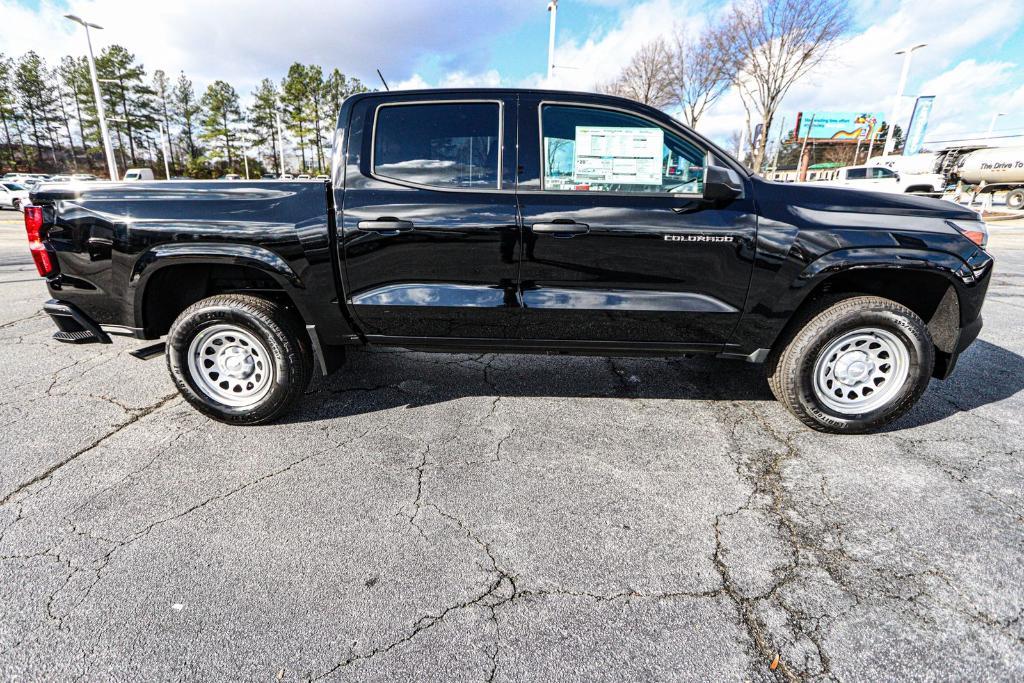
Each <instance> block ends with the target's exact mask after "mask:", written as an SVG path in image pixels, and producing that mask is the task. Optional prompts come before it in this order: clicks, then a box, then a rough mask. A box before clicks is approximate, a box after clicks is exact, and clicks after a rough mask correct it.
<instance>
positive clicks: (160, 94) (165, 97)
mask: <svg viewBox="0 0 1024 683" xmlns="http://www.w3.org/2000/svg"><path fill="white" fill-rule="evenodd" d="M153 92H155V93H156V104H157V109H158V110H159V114H160V119H161V121H163V124H164V135H166V136H167V138H166V139H167V152H168V154H169V155H170V159H169V160H168V161H169V163H170V166H171V169H172V171H171V172H172V173H173V169H174V142H173V139H172V137H171V108H170V104H171V103H170V96H171V80H170V79H169V78H167V74H166V73H165V72H164V70H163V69H157V70H156V71H154V72H153ZM160 153H161V154H163V150H160Z"/></svg>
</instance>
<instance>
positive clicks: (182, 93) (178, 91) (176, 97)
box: [171, 71, 201, 161]
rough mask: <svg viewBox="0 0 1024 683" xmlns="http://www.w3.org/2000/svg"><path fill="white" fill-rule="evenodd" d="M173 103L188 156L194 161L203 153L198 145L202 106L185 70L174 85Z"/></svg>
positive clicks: (173, 109)
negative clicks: (199, 119)
mask: <svg viewBox="0 0 1024 683" xmlns="http://www.w3.org/2000/svg"><path fill="white" fill-rule="evenodd" d="M171 105H172V106H171V108H172V111H173V112H174V116H175V117H176V122H177V123H178V124H179V125H180V126H181V135H182V137H184V139H185V147H186V149H188V156H189V158H190V159H192V160H193V161H194V160H196V159H198V158H199V155H200V153H201V150H200V149H199V148H198V147H197V146H196V116H198V115H199V113H200V111H201V108H200V106H199V102H198V100H196V91H195V89H194V88H193V87H192V81H190V80H189V79H188V77H187V76H186V75H185V72H184V71H183V72H181V73H180V74H179V75H178V82H177V83H176V84H175V85H174V93H173V95H172V101H171Z"/></svg>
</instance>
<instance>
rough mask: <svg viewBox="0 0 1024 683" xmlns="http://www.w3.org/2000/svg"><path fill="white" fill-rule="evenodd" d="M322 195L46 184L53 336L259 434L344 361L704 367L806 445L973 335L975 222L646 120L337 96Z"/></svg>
mask: <svg viewBox="0 0 1024 683" xmlns="http://www.w3.org/2000/svg"><path fill="white" fill-rule="evenodd" d="M335 140H336V142H335V145H334V148H333V160H332V169H331V178H330V182H327V183H323V182H318V183H312V182H299V181H291V182H289V181H288V180H281V181H277V182H274V183H267V182H261V181H238V180H236V181H217V182H209V181H207V182H202V181H179V182H131V183H85V184H71V185H46V184H44V185H42V186H40V187H39V188H38V189H37V190H36V191H35V192H34V193H33V194H32V202H33V204H32V206H29V207H27V209H26V212H25V222H26V228H27V231H28V236H29V241H30V248H31V251H32V254H33V257H34V258H35V262H36V265H37V267H38V269H39V272H40V274H41V275H43V276H45V278H46V282H47V285H48V287H49V291H50V295H51V297H52V299H51V300H50V301H49V302H47V303H46V304H45V305H44V309H45V310H46V312H47V313H49V314H50V316H51V317H52V318H53V320H54V321H55V322H56V325H57V327H58V331H57V332H56V334H55V337H56V338H57V339H59V340H60V341H65V342H69V343H89V342H99V343H110V342H111V335H119V334H120V335H130V336H133V337H136V338H139V339H151V340H158V339H161V338H164V339H165V354H166V360H167V365H168V368H169V370H170V373H171V375H172V377H173V379H174V381H175V383H176V385H177V387H178V389H179V390H180V391H181V393H182V395H183V396H184V397H185V398H186V399H187V400H188V402H189V403H191V404H192V405H193V406H194V407H196V408H197V409H198V410H200V411H202V412H204V413H206V414H207V415H210V416H212V417H213V418H216V419H218V420H221V421H224V422H228V423H235V424H255V423H263V422H268V421H271V420H275V419H278V418H280V417H281V416H282V415H284V414H285V413H286V412H287V411H288V410H290V409H293V408H294V407H295V406H296V404H299V403H300V401H301V398H302V395H303V391H304V389H305V387H306V385H307V383H308V382H309V380H310V377H311V374H312V373H313V372H314V371H315V370H317V369H318V370H319V371H320V372H323V373H325V374H326V373H330V372H334V371H336V370H341V371H343V368H342V363H343V361H344V355H345V353H344V352H345V350H346V349H348V348H351V347H353V346H360V345H373V346H391V347H405V348H411V349H423V350H429V351H438V352H465V351H474V352H482V351H486V352H501V353H563V354H605V355H627V356H632V355H686V354H710V355H714V356H718V357H720V358H725V359H741V360H746V361H750V362H754V363H763V364H764V366H765V368H766V373H767V376H768V380H769V384H770V386H771V388H772V391H773V392H774V394H775V396H776V397H778V399H779V400H780V401H781V402H782V403H783V405H785V407H787V408H788V409H789V410H790V411H792V412H793V414H794V415H796V416H797V417H798V418H799V419H800V420H802V421H803V422H804V423H805V424H806V425H808V426H810V427H812V428H815V429H819V430H823V431H832V432H847V433H848V432H863V431H868V430H872V429H876V428H878V427H880V426H882V425H884V424H886V423H888V422H890V421H891V420H893V419H895V418H897V417H898V416H900V415H901V414H903V413H904V412H906V411H907V410H908V409H910V407H911V406H912V405H913V404H914V403H915V402H916V401H917V400H918V398H919V397H920V396H921V395H922V393H923V392H924V391H925V389H926V387H927V385H928V383H929V381H930V379H931V378H932V377H937V378H940V379H942V378H945V377H947V376H949V374H950V373H951V372H952V371H953V368H954V366H955V364H956V361H957V357H958V355H959V354H960V353H961V352H962V351H963V350H964V349H965V348H966V347H967V346H968V345H969V344H970V343H971V342H972V341H973V340H974V339H975V337H976V336H977V335H978V332H979V330H980V328H981V324H982V318H981V308H982V302H983V300H984V297H985V292H986V289H987V287H988V283H989V278H990V275H991V272H992V263H993V261H992V259H991V257H990V256H989V254H988V253H986V250H985V246H986V240H987V230H986V228H985V225H984V223H982V222H981V221H980V219H979V218H978V216H977V215H976V214H975V213H974V212H972V211H970V210H967V209H963V208H960V207H958V206H956V205H954V204H951V203H946V202H942V201H938V200H933V199H929V198H923V197H914V196H906V195H892V194H882V193H876V192H857V191H851V190H849V189H846V188H838V187H828V186H824V185H816V186H812V185H797V184H777V183H772V182H768V181H766V180H764V179H762V178H760V177H759V176H757V175H755V174H752V173H750V172H749V171H747V170H746V169H745V168H744V166H743V165H742V164H740V163H738V162H737V161H736V160H735V159H733V158H732V157H731V156H730V155H729V154H728V153H726V152H725V151H723V150H722V149H721V148H720V147H718V146H717V145H716V144H714V143H712V142H711V141H709V140H707V139H706V138H704V137H702V136H700V135H699V134H697V133H696V132H694V131H693V130H690V129H689V128H687V127H686V126H684V125H682V124H680V123H679V122H677V121H675V120H674V119H672V118H671V117H669V116H667V115H666V114H664V113H662V112H661V111H658V110H657V109H653V108H650V107H647V106H644V105H641V104H637V103H636V102H632V101H629V100H624V99H619V98H616V97H612V96H606V95H595V94H587V93H567V92H557V91H541V90H511V89H497V90H490V89H460V90H429V91H404V92H390V93H388V92H377V93H364V94H359V95H354V96H352V97H350V98H348V99H346V100H345V101H344V103H343V105H342V107H341V111H340V113H339V116H338V127H337V134H336V138H335Z"/></svg>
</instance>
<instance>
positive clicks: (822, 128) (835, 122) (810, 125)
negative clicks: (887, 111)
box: [796, 111, 885, 140]
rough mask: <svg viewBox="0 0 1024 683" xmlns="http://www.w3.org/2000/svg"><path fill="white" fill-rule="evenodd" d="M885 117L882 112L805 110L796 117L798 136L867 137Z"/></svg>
mask: <svg viewBox="0 0 1024 683" xmlns="http://www.w3.org/2000/svg"><path fill="white" fill-rule="evenodd" d="M884 118H885V117H884V115H883V114H882V113H881V112H836V111H803V112H800V113H799V114H798V115H797V118H796V136H797V139H799V140H802V139H803V138H804V137H808V138H810V139H812V140H857V139H866V138H867V137H868V136H869V135H871V134H872V132H873V129H874V128H875V127H876V126H875V123H877V122H878V121H882V120H884ZM872 122H875V123H872Z"/></svg>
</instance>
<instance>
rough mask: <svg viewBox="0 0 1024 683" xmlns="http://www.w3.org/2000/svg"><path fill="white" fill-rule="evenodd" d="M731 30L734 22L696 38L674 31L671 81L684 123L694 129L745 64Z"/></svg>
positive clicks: (670, 62)
mask: <svg viewBox="0 0 1024 683" xmlns="http://www.w3.org/2000/svg"><path fill="white" fill-rule="evenodd" d="M732 28H733V25H732V22H722V23H720V24H718V25H715V26H712V27H710V28H708V29H706V30H705V31H703V32H702V33H701V34H700V35H699V36H697V37H696V38H694V37H692V36H689V35H687V34H686V33H685V32H684V31H683V30H681V29H679V28H677V29H676V31H675V36H674V42H673V45H672V47H671V51H670V61H669V65H670V69H671V72H670V74H669V78H670V84H671V88H672V94H673V97H674V99H675V103H676V104H677V105H679V107H680V109H681V110H682V115H683V122H684V123H686V125H688V126H690V127H691V128H696V127H697V123H698V122H699V121H700V118H701V116H703V115H704V113H705V112H706V111H707V110H708V109H710V108H711V106H712V105H713V104H714V103H715V102H716V101H717V100H718V98H720V97H721V96H722V95H724V94H725V93H726V92H727V91H728V90H729V88H730V87H731V86H732V84H733V82H734V80H735V77H736V72H737V71H738V70H739V67H740V64H741V63H742V61H743V52H742V51H741V50H740V49H738V47H737V46H738V43H737V41H736V40H735V39H734V37H733V36H732V35H731V30H732Z"/></svg>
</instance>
